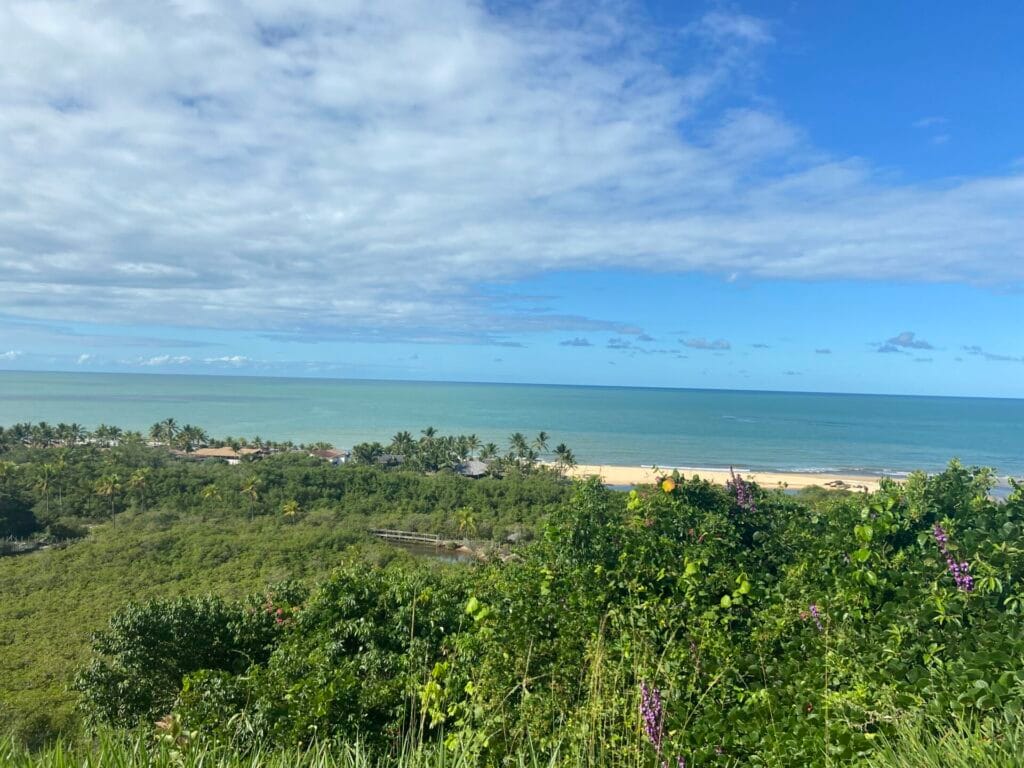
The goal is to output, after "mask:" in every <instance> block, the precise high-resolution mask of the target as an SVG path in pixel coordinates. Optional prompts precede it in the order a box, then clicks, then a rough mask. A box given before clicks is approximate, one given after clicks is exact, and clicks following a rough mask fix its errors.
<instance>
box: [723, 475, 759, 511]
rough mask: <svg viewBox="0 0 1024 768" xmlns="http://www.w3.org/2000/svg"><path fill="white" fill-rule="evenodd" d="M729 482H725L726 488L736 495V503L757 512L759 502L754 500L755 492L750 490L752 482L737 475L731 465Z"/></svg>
mask: <svg viewBox="0 0 1024 768" xmlns="http://www.w3.org/2000/svg"><path fill="white" fill-rule="evenodd" d="M729 478H730V480H729V482H727V483H726V484H725V487H726V489H727V490H728V491H729V492H730V493H732V494H735V496H736V504H737V505H738V506H739V507H740V508H742V509H745V510H747V511H748V512H757V504H756V503H755V501H754V493H753V491H751V490H750V483H748V482H747V481H746V480H744V479H743V477H742V476H741V475H737V474H736V473H735V472H734V471H733V469H732V467H729Z"/></svg>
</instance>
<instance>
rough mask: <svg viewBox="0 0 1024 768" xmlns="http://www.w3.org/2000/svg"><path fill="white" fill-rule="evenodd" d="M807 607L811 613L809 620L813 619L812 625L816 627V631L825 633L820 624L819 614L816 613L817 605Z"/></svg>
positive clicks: (812, 604)
mask: <svg viewBox="0 0 1024 768" xmlns="http://www.w3.org/2000/svg"><path fill="white" fill-rule="evenodd" d="M807 607H808V608H809V609H810V611H811V618H813V619H814V623H815V624H816V625H817V626H818V631H819V632H824V631H825V627H824V625H823V624H822V623H821V614H820V613H819V612H818V604H817V603H811V604H810V605H809V606H807Z"/></svg>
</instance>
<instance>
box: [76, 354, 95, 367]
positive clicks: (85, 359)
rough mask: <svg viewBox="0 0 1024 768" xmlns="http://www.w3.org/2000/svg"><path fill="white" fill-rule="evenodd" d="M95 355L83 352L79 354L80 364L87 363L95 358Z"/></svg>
mask: <svg viewBox="0 0 1024 768" xmlns="http://www.w3.org/2000/svg"><path fill="white" fill-rule="evenodd" d="M95 357H96V356H95V355H87V354H81V355H79V356H78V365H85V364H86V363H88V362H91V361H92V360H94V359H95Z"/></svg>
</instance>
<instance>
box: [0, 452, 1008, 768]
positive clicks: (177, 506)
mask: <svg viewBox="0 0 1024 768" xmlns="http://www.w3.org/2000/svg"><path fill="white" fill-rule="evenodd" d="M140 455H141V454H140ZM98 460H99V461H103V460H104V459H103V458H101V459H98ZM19 471H20V470H19ZM250 471H251V472H259V473H260V475H261V477H260V488H261V491H260V493H259V495H258V496H257V498H256V499H255V500H254V499H253V498H252V496H251V495H247V494H245V493H242V492H241V490H239V491H238V493H239V494H240V495H238V496H233V497H229V494H227V493H223V491H228V492H230V491H231V489H232V488H238V484H239V482H240V481H239V478H240V477H241V478H243V479H244V478H246V477H247V475H246V473H247V472H250ZM153 477H154V478H159V481H154V483H153V485H152V488H153V489H154V493H153V496H152V497H151V498H147V511H145V512H143V511H142V504H141V501H140V502H139V503H137V504H133V505H132V509H134V510H135V511H128V512H116V514H115V516H114V517H113V519H110V520H108V521H107V522H104V523H101V524H99V525H98V526H97V527H95V528H93V529H92V531H91V532H90V534H89V536H88V538H86V539H85V540H84V541H81V542H78V543H75V544H72V545H71V546H69V547H68V548H67V549H64V550H48V551H42V552H36V553H33V554H29V555H21V556H16V557H9V558H6V559H5V560H3V561H0V568H2V569H3V573H0V576H3V577H4V580H3V583H4V585H5V587H4V588H5V590H11V591H10V599H8V595H7V593H6V592H5V599H4V601H3V610H4V611H5V615H4V616H3V617H2V618H3V620H4V622H5V625H7V626H15V627H19V628H20V629H18V630H17V633H16V634H15V636H14V637H15V639H14V641H13V642H10V641H6V642H7V643H8V644H7V646H5V648H4V654H3V659H4V664H5V665H7V669H5V670H3V672H4V675H3V676H4V677H5V678H7V679H8V680H13V681H14V683H13V684H12V683H11V682H7V683H5V684H6V685H8V686H12V689H11V690H10V691H9V692H5V693H8V694H9V695H6V696H5V697H4V700H5V701H10V702H13V706H12V705H8V706H9V707H10V706H12V712H11V718H12V721H13V722H15V723H17V724H18V728H17V733H16V734H15V737H16V738H15V742H8V744H7V745H6V746H5V747H4V749H6V750H7V751H8V756H9V758H10V759H9V762H12V763H13V762H14V761H15V760H20V761H21V764H24V765H31V764H38V765H59V764H61V763H59V760H61V759H65V758H63V757H60V755H62V754H70V755H72V757H69V758H67V760H68V762H65V763H64V764H77V763H72V762H70V761H73V760H78V761H79V762H81V761H82V760H84V759H85V757H84V756H85V755H94V756H95V755H106V756H107V758H108V759H110V760H115V759H116V760H118V761H120V762H121V763H122V764H136V765H143V764H148V763H149V762H153V763H154V764H163V763H161V762H160V761H161V760H165V757H162V756H161V755H164V756H166V760H175V761H177V762H176V763H174V764H181V765H190V764H199V762H197V761H203V764H209V761H211V760H217V761H219V762H223V764H225V765H235V764H237V765H256V764H274V762H273V761H275V760H276V761H278V763H277V764H281V765H285V764H289V765H291V764H303V763H302V761H303V760H304V761H306V762H305V764H308V765H311V766H314V765H371V764H378V761H389V764H395V763H397V764H402V765H406V764H407V765H441V764H459V765H504V764H508V763H509V762H511V763H512V764H520V765H623V766H625V765H630V766H643V765H649V766H661V765H674V766H681V765H684V764H685V765H686V766H691V767H692V766H711V765H715V766H719V765H760V766H815V765H840V764H858V763H861V764H871V765H878V766H896V765H925V766H927V765H933V764H934V765H939V764H940V763H941V764H943V765H958V764H966V763H964V762H963V760H964V759H965V755H963V754H956V755H954V754H953V751H954V750H961V751H963V750H967V751H969V752H970V753H971V754H972V755H974V757H973V758H972V759H973V760H976V763H972V764H980V765H1014V764H1015V763H1014V762H1012V760H1013V759H1014V758H1012V757H1009V756H1012V755H1015V754H1020V753H1021V750H1020V749H1019V746H1020V743H1019V741H1020V736H1021V732H1022V731H1021V727H1020V718H1021V707H1022V705H1024V636H1022V634H1021V633H1020V631H1019V628H1020V620H1021V617H1020V613H1021V610H1022V607H1024V588H1022V583H1021V578H1022V576H1024V548H1022V546H1021V542H1022V526H1024V492H1022V490H1021V488H1019V487H1018V488H1015V489H1014V491H1013V493H1012V494H1011V495H1010V497H1009V498H1008V499H1007V500H1006V501H1002V502H997V501H993V500H992V499H990V498H989V496H988V490H989V485H990V482H991V476H990V473H988V472H986V471H984V470H979V469H969V468H965V467H962V466H961V465H959V464H957V463H955V462H954V463H953V464H951V465H950V467H949V469H948V470H947V471H945V472H944V473H942V474H939V475H936V476H932V477H926V476H924V475H914V476H912V477H911V478H910V479H909V480H908V481H907V482H906V483H904V484H901V485H896V484H892V483H886V484H884V485H883V488H882V490H881V491H879V492H878V493H875V494H872V495H866V494H857V495H855V494H849V493H836V494H826V495H820V494H816V495H813V496H810V497H808V498H801V497H792V496H787V495H785V494H782V493H780V492H778V491H772V492H764V491H762V490H761V489H759V488H758V487H756V486H754V485H751V484H748V483H746V482H745V481H743V479H742V478H736V479H735V480H734V481H733V483H731V484H730V485H729V486H728V487H726V488H721V487H717V486H713V485H711V484H709V483H706V482H703V481H701V480H700V479H698V478H681V477H678V476H674V477H666V478H664V480H663V481H662V482H661V483H660V484H659V485H658V486H656V487H648V488H644V489H638V490H636V491H634V492H631V493H628V494H627V493H621V492H614V491H609V490H607V489H605V488H603V487H602V486H601V485H600V484H599V483H597V482H596V481H594V482H586V483H578V484H576V485H574V486H571V487H570V486H567V485H565V484H564V482H563V481H561V480H560V479H559V478H557V477H556V476H555V475H553V474H551V475H548V474H546V473H541V474H535V475H529V474H517V473H515V472H510V473H508V474H507V475H506V476H505V477H504V478H503V479H493V478H492V479H484V480H480V481H470V480H466V479H464V478H458V477H453V476H451V475H447V474H444V473H441V474H435V475H430V476H424V475H422V474H417V473H395V472H393V471H391V472H388V471H383V470H379V469H373V468H358V467H356V468H334V467H325V466H321V465H317V464H315V463H309V462H307V461H306V460H305V459H302V460H299V459H298V458H295V457H291V458H288V457H282V458H279V459H274V458H273V457H272V458H270V459H265V460H264V461H263V462H261V463H260V466H259V467H258V468H256V467H247V466H239V467H226V466H213V465H191V464H182V465H181V466H178V465H177V464H174V463H167V464H159V465H158V466H154V474H153ZM172 478H173V479H172ZM246 482H248V481H246ZM211 484H213V485H215V486H216V487H218V489H222V494H221V498H220V499H219V500H218V499H216V498H214V497H213V494H210V498H203V494H202V489H203V488H204V487H208V486H209V485H211ZM158 488H159V489H162V490H160V491H159V493H157V492H156V489H158ZM310 488H313V489H318V490H315V491H310ZM304 493H306V494H318V495H312V496H303V495H302V494H304ZM176 499H177V500H178V501H175V500H176ZM290 500H296V501H297V504H298V506H299V509H300V510H301V511H300V512H297V513H296V514H295V515H288V514H286V513H285V512H283V511H280V510H282V509H283V507H284V505H285V504H287V502H288V501H290ZM158 507H159V508H158ZM157 508H158V509H157ZM467 509H471V510H472V512H467V511H466V510H467ZM385 520H390V521H392V522H393V523H394V524H401V525H406V526H416V525H424V526H426V525H430V526H439V527H444V526H450V529H451V530H458V529H459V528H460V527H461V528H463V529H465V528H467V527H468V526H470V525H472V526H474V527H477V528H478V529H482V528H484V527H489V528H490V530H491V532H492V533H494V532H497V531H502V532H504V531H507V530H513V529H516V528H517V527H518V528H519V529H521V530H528V531H530V532H532V533H534V534H536V539H535V540H534V541H533V542H532V543H529V544H525V545H522V546H519V547H517V548H516V550H515V552H514V554H513V556H512V557H511V558H504V559H497V558H495V559H492V560H490V561H488V562H485V563H481V564H477V565H463V564H460V565H446V564H443V563H439V562H436V561H433V560H423V559H415V558H412V557H410V556H407V555H399V554H397V553H395V551H394V550H391V549H387V548H383V547H382V546H381V545H376V546H370V545H368V544H367V543H366V540H365V538H363V533H362V532H363V531H364V530H365V528H366V527H367V526H368V525H369V524H372V523H375V522H378V521H385ZM498 535H499V536H500V535H501V534H498ZM526 538H529V537H528V536H527V537H526ZM8 585H11V586H8ZM12 586H13V589H12ZM129 599H131V602H129ZM55 627H59V628H60V630H61V631H59V632H55V631H54V628H55ZM92 630H101V631H99V632H98V634H96V635H95V636H94V637H93V638H92V641H91V644H90V643H89V641H88V636H89V634H90V632H91V631H92ZM21 633H24V634H21ZM8 660H10V661H8ZM65 686H67V688H66V689H65ZM73 702H76V703H77V706H78V708H77V709H76V710H72V709H71V705H72V703H73ZM73 712H77V713H78V714H77V715H75V714H73ZM75 717H81V718H83V720H82V722H83V723H84V728H85V730H84V731H82V732H79V733H78V735H77V737H76V732H75V731H74V730H73V729H71V728H70V726H71V725H72V724H73V723H74V722H75V720H74V718H75ZM60 718H65V719H64V720H63V721H60ZM61 726H63V727H64V732H65V736H64V739H65V741H63V742H62V743H61V744H60V745H56V746H51V747H49V748H48V751H43V752H36V753H33V754H32V755H29V754H28V753H25V752H23V751H20V750H21V747H19V746H17V743H16V742H18V741H24V740H26V739H28V740H35V741H37V742H42V741H45V740H46V737H47V735H48V734H52V732H53V731H54V730H55V729H57V730H59V729H60V727H61ZM90 733H96V734H102V738H101V740H100V741H98V742H91V741H90V739H89V737H88V734H90ZM68 740H70V741H68ZM62 750H63V752H62ZM68 750H71V752H70V753H68ZM104 750H105V751H104ZM147 750H150V751H152V750H155V752H147ZM295 750H300V751H302V754H303V755H304V756H303V757H302V758H301V759H300V758H299V757H297V756H296V755H298V753H297V752H296V751H295ZM947 753H948V754H947ZM76 755H77V757H75V756H76ZM141 755H146V756H141ZM153 755H156V756H155V757H154V756H153ZM954 758H955V760H960V762H956V761H955V760H954ZM33 761H37V762H33ZM47 761H49V762H47ZM289 761H291V762H289ZM986 761H987V762H986ZM97 764H101V763H97ZM167 764H171V763H167Z"/></svg>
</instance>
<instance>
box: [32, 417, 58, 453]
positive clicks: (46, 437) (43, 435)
mask: <svg viewBox="0 0 1024 768" xmlns="http://www.w3.org/2000/svg"><path fill="white" fill-rule="evenodd" d="M31 435H32V437H31V441H32V445H33V446H35V447H36V448H45V447H47V446H48V445H49V444H50V443H52V442H53V427H51V426H50V425H49V424H47V423H46V422H45V421H40V422H39V423H38V424H36V425H35V426H33V427H32V432H31Z"/></svg>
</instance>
